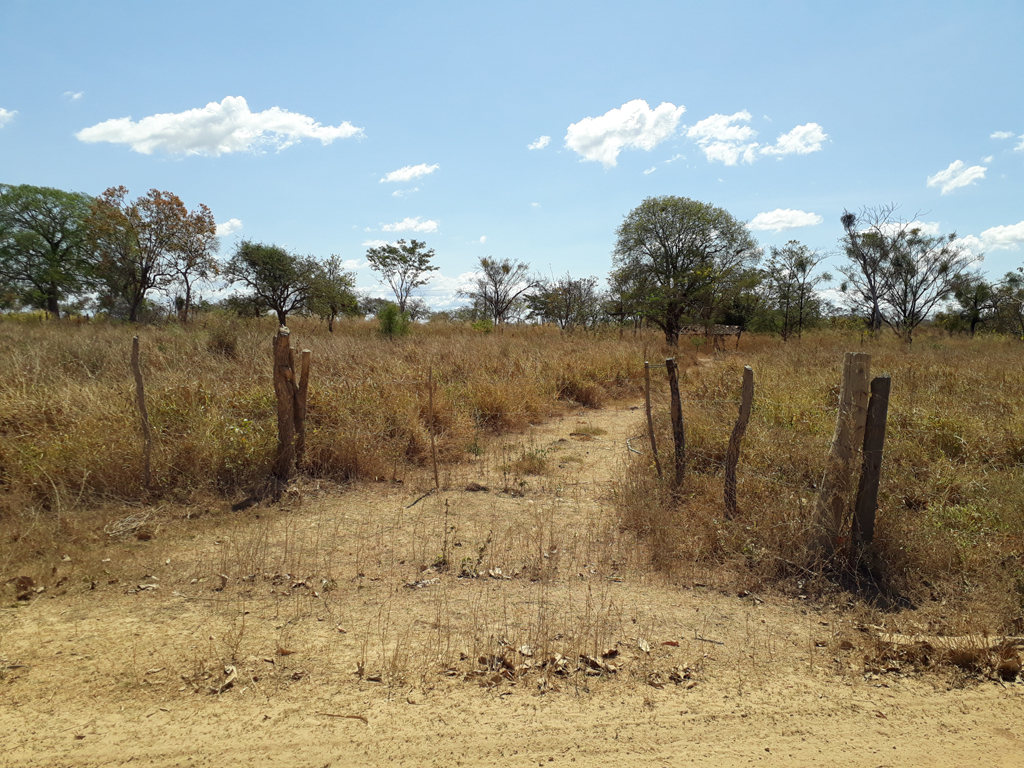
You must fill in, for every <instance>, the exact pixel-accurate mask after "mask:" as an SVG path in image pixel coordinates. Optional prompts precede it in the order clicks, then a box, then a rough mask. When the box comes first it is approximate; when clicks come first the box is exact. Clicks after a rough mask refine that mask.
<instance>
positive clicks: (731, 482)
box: [725, 365, 754, 517]
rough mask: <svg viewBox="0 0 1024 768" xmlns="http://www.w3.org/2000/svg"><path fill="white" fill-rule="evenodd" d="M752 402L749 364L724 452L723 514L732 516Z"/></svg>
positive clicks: (752, 384)
mask: <svg viewBox="0 0 1024 768" xmlns="http://www.w3.org/2000/svg"><path fill="white" fill-rule="evenodd" d="M753 402H754V369H753V368H751V367H750V366H749V365H746V366H744V367H743V394H742V396H741V398H740V415H739V418H737V419H736V426H734V427H733V428H732V435H730V436H729V449H728V451H727V452H726V454H725V516H726V517H733V516H734V515H735V514H736V512H737V511H738V508H737V506H736V465H737V464H738V463H739V460H740V443H741V442H742V441H743V435H744V434H746V432H747V423H748V422H749V421H750V408H751V405H752V403H753Z"/></svg>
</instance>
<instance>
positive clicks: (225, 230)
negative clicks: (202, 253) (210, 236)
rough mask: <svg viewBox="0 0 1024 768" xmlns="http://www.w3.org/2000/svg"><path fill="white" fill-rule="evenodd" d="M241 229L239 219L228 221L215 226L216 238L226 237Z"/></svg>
mask: <svg viewBox="0 0 1024 768" xmlns="http://www.w3.org/2000/svg"><path fill="white" fill-rule="evenodd" d="M241 228H242V222H241V220H240V219H228V220H227V221H222V222H219V223H218V224H217V237H227V236H228V235H231V234H234V233H235V232H237V231H238V230H240V229H241Z"/></svg>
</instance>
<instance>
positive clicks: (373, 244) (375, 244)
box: [363, 240, 388, 248]
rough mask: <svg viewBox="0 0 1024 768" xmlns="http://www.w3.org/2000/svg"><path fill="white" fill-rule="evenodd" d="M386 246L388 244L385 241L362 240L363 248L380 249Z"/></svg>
mask: <svg viewBox="0 0 1024 768" xmlns="http://www.w3.org/2000/svg"><path fill="white" fill-rule="evenodd" d="M387 244H388V241H387V240H364V241H363V247H364V248H380V247H381V246H382V245H387Z"/></svg>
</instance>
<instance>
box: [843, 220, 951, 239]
mask: <svg viewBox="0 0 1024 768" xmlns="http://www.w3.org/2000/svg"><path fill="white" fill-rule="evenodd" d="M940 228H941V223H940V222H938V221H886V222H883V223H882V225H881V226H879V227H878V231H879V232H881V233H882V234H883V235H886V236H887V237H893V236H895V235H896V234H898V233H899V232H902V231H904V230H906V231H907V232H909V231H910V230H912V229H916V230H917V231H918V232H920V233H921V234H922V235H925V236H927V237H934V236H935V235H937V234H939V233H940ZM868 231H870V229H862V230H861V232H868Z"/></svg>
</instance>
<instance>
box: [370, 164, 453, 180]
mask: <svg viewBox="0 0 1024 768" xmlns="http://www.w3.org/2000/svg"><path fill="white" fill-rule="evenodd" d="M440 167H441V166H440V165H438V164H437V163H434V165H427V164H426V163H420V164H419V165H407V166H405V167H404V168H399V169H398V170H397V171H391V172H390V173H386V174H384V178H383V179H381V180H380V183H381V184H384V183H385V182H392V181H402V182H405V181H412V180H413V179H418V178H419V177H420V176H426V175H428V174H431V173H433V172H434V171H436V170H437V169H438V168H440Z"/></svg>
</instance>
